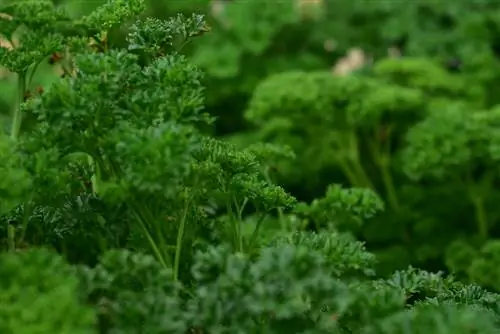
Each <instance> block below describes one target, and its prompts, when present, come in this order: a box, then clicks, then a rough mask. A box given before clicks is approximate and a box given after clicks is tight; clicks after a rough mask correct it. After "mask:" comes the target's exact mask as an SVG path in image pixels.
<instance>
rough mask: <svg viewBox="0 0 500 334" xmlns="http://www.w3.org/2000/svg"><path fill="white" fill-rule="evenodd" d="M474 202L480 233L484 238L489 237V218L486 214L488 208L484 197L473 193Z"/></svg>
mask: <svg viewBox="0 0 500 334" xmlns="http://www.w3.org/2000/svg"><path fill="white" fill-rule="evenodd" d="M471 200H472V204H473V205H474V211H475V216H476V223H477V227H478V231H479V235H480V236H481V237H482V238H483V239H487V238H488V234H489V233H488V218H487V216H486V209H485V207H484V199H483V197H482V196H477V195H473V196H471Z"/></svg>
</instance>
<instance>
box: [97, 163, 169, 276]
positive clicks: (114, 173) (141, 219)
mask: <svg viewBox="0 0 500 334" xmlns="http://www.w3.org/2000/svg"><path fill="white" fill-rule="evenodd" d="M95 161H96V162H97V163H98V165H99V167H100V168H101V171H102V170H106V169H104V166H105V165H104V161H103V160H102V159H100V158H95ZM107 162H108V163H107V165H108V166H109V170H108V172H109V173H110V175H107V176H108V177H119V175H121V170H120V167H119V166H118V165H117V164H115V163H114V162H113V161H112V160H110V159H107ZM126 202H127V205H128V206H129V207H130V208H131V209H132V213H133V215H134V216H135V217H136V219H137V222H138V223H139V225H140V228H141V229H142V230H143V232H144V236H145V237H146V239H147V240H148V243H149V245H150V247H151V250H152V252H153V254H154V255H155V257H156V258H157V260H158V261H159V262H160V263H161V265H162V266H164V267H165V268H167V267H168V265H167V261H166V256H165V253H164V252H162V251H161V250H160V248H159V247H158V243H157V242H156V241H155V239H154V238H153V235H152V234H151V231H150V230H151V229H152V228H153V226H154V227H156V234H157V237H158V238H159V239H160V244H161V245H162V246H163V248H165V247H167V246H166V242H165V239H164V238H163V233H162V230H161V228H160V227H159V226H158V224H157V223H156V220H155V219H154V217H153V216H152V214H151V212H149V210H147V209H144V208H143V207H141V206H140V205H138V204H137V203H136V202H135V201H134V200H133V199H129V200H127V201H126Z"/></svg>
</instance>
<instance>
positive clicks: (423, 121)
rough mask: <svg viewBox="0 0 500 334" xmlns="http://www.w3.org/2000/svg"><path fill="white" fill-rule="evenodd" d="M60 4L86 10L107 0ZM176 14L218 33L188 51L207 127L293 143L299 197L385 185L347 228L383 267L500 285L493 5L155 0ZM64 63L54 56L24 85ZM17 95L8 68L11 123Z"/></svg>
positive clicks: (291, 174) (41, 81)
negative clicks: (378, 209)
mask: <svg viewBox="0 0 500 334" xmlns="http://www.w3.org/2000/svg"><path fill="white" fill-rule="evenodd" d="M8 2H12V1H6V0H3V3H5V4H6V3H8ZM55 2H57V3H58V4H59V5H61V6H64V7H65V8H67V10H68V11H69V12H70V13H72V14H73V15H75V16H78V15H83V14H87V13H88V12H90V11H91V10H93V9H94V8H95V7H96V6H98V5H100V4H102V3H104V2H105V0H86V1H77V0H58V1H55ZM179 12H183V13H192V12H198V13H203V14H205V15H206V16H207V20H208V22H209V24H210V27H211V31H210V33H208V34H206V35H205V36H203V37H202V38H199V39H197V40H196V41H195V42H193V43H191V44H189V45H187V46H186V52H187V53H188V54H189V56H190V57H191V59H192V60H193V61H194V62H195V63H196V64H197V65H199V66H200V67H201V68H203V70H204V71H205V73H206V76H205V82H204V83H205V85H206V87H207V90H206V96H207V110H208V111H209V112H210V113H211V114H212V115H214V116H217V118H218V119H217V122H216V123H215V125H214V127H213V129H209V131H211V132H212V133H213V134H215V135H217V136H224V137H227V138H228V139H229V140H232V141H234V142H235V143H240V144H244V145H247V144H249V143H254V142H257V141H267V142H273V143H280V144H285V145H288V146H290V147H291V148H293V150H294V151H295V153H296V155H297V158H296V160H295V161H294V162H293V163H289V162H281V161H277V162H276V163H275V167H276V168H275V169H274V170H272V171H270V177H273V178H275V179H276V180H277V181H278V182H279V183H280V184H283V185H284V186H285V188H286V189H287V190H289V191H291V192H292V194H293V195H295V196H296V197H297V198H298V199H299V200H301V201H304V202H311V201H313V199H315V198H319V197H323V196H324V194H325V192H326V190H327V189H326V188H327V185H329V184H332V183H340V184H343V185H345V186H357V187H369V188H372V189H373V190H376V191H377V192H378V193H380V194H381V196H382V197H383V198H384V200H385V202H386V204H387V205H386V206H387V208H386V210H385V213H384V214H383V215H380V216H378V217H376V218H375V219H373V220H371V221H370V222H369V223H367V224H366V225H362V226H358V225H356V226H354V225H353V226H346V227H345V228H346V229H350V230H351V231H352V232H353V233H355V234H356V235H357V236H358V237H359V238H360V239H361V240H363V241H366V242H367V245H368V248H369V249H370V250H371V251H373V252H374V253H375V254H376V255H377V257H378V259H379V264H378V272H379V273H380V274H382V275H383V274H385V273H388V272H391V271H393V270H394V269H398V268H402V267H406V266H407V265H408V264H412V265H415V266H419V267H421V268H425V269H429V270H442V269H445V270H449V271H451V272H453V273H455V274H456V275H457V276H459V277H460V278H461V279H463V280H466V281H470V280H472V281H475V282H477V283H480V284H482V285H484V286H486V287H488V288H491V289H495V290H499V291H500V285H499V283H498V282H500V281H499V279H498V278H500V266H499V265H498V264H500V240H497V239H496V238H499V237H500V229H499V225H498V221H499V219H500V207H499V205H498V203H499V202H500V192H499V191H498V181H499V175H498V171H499V168H498V166H499V164H498V159H499V154H498V147H500V145H499V143H500V140H498V138H497V137H499V136H498V133H500V128H499V126H500V122H499V121H500V118H498V114H499V112H498V110H499V109H498V108H496V109H495V106H496V105H498V104H499V100H500V94H498V93H499V92H500V61H499V57H498V56H499V54H500V2H499V1H497V0H455V1H444V0H407V1H404V0H397V1H392V0H385V1H384V0H382V1H373V0H350V1H338V0H276V1H264V0H175V1H168V0H154V1H152V0H150V1H149V8H148V12H147V15H149V16H155V17H158V18H167V17H170V16H172V15H175V14H176V13H179ZM123 36H124V32H123V31H114V32H110V34H109V35H108V39H109V42H110V43H120V41H121V40H122V39H123ZM2 46H3V47H12V46H11V45H8V44H6V43H5V42H4V43H3V45H2ZM57 70H58V69H57V66H56V65H52V64H51V63H50V61H48V62H47V64H46V65H45V66H42V67H41V68H40V69H39V71H38V72H37V75H36V76H35V78H34V80H33V83H32V87H28V88H29V89H30V90H31V91H36V90H39V89H40V87H42V88H43V87H45V86H47V85H49V84H50V82H51V80H54V79H55V78H57ZM16 89H17V88H16V85H15V78H14V77H13V75H12V74H10V73H8V72H7V71H5V70H2V71H0V117H2V118H1V120H0V121H1V122H2V123H1V124H2V125H3V126H5V127H6V128H8V125H9V122H10V117H9V113H10V110H11V109H12V107H13V104H14V101H15V96H16V93H17V92H16ZM327 196H328V193H327ZM312 226H314V228H321V226H318V224H311V228H312ZM497 261H498V262H497Z"/></svg>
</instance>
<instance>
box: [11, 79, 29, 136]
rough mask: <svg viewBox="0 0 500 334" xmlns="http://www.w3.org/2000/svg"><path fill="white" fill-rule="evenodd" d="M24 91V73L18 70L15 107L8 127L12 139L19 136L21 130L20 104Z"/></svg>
mask: <svg viewBox="0 0 500 334" xmlns="http://www.w3.org/2000/svg"><path fill="white" fill-rule="evenodd" d="M25 92H26V73H25V72H20V73H18V79H17V94H18V97H17V101H16V107H15V108H14V112H13V115H12V126H11V129H10V137H11V138H12V139H14V140H17V138H19V133H20V132H21V124H22V120H23V117H22V111H21V104H22V103H23V101H24V93H25Z"/></svg>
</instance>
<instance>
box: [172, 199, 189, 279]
mask: <svg viewBox="0 0 500 334" xmlns="http://www.w3.org/2000/svg"><path fill="white" fill-rule="evenodd" d="M189 203H190V200H189V199H187V200H186V203H185V205H184V212H183V213H182V217H181V221H180V222H179V229H178V230H177V242H176V246H175V258H174V272H173V276H174V277H173V279H174V281H177V280H178V279H179V266H180V261H181V251H182V243H183V239H184V229H185V227H186V220H187V214H188V210H189Z"/></svg>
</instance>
